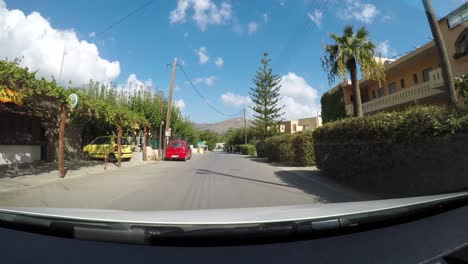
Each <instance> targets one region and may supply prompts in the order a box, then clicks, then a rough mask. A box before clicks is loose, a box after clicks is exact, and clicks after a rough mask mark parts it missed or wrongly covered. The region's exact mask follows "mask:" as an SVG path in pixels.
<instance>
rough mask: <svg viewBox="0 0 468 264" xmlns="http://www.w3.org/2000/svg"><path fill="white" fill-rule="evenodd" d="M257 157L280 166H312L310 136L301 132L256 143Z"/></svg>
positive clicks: (312, 156)
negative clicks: (280, 164)
mask: <svg viewBox="0 0 468 264" xmlns="http://www.w3.org/2000/svg"><path fill="white" fill-rule="evenodd" d="M255 146H256V149H257V155H258V156H259V157H265V158H268V159H269V160H270V161H275V162H280V163H282V164H288V165H297V166H311V165H314V149H313V143H312V134H311V133H310V132H302V133H297V134H292V135H288V134H286V135H280V136H274V137H270V138H267V139H265V140H262V141H259V142H257V143H256V145H255Z"/></svg>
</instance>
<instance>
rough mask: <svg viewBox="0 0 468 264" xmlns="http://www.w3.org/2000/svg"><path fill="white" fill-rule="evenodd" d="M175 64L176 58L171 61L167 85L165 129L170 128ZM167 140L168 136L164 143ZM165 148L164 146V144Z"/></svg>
mask: <svg viewBox="0 0 468 264" xmlns="http://www.w3.org/2000/svg"><path fill="white" fill-rule="evenodd" d="M176 66H177V58H174V63H172V75H171V84H170V87H169V98H168V99H167V115H166V130H168V129H171V110H172V109H171V108H172V91H173V89H174V78H175V72H176ZM168 141H169V137H166V145H167V143H168ZM164 150H166V146H164Z"/></svg>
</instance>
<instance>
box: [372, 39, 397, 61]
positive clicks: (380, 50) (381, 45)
mask: <svg viewBox="0 0 468 264" xmlns="http://www.w3.org/2000/svg"><path fill="white" fill-rule="evenodd" d="M375 54H376V55H377V56H379V54H380V55H381V56H382V57H384V58H390V57H393V56H395V55H396V54H397V52H396V51H395V50H394V49H393V48H391V47H390V42H389V41H388V40H384V41H382V42H377V45H376V48H375Z"/></svg>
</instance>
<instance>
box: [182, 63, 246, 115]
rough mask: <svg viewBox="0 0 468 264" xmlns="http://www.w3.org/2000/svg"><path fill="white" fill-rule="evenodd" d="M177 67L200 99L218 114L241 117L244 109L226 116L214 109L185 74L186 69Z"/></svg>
mask: <svg viewBox="0 0 468 264" xmlns="http://www.w3.org/2000/svg"><path fill="white" fill-rule="evenodd" d="M177 66H179V68H180V70H181V71H182V73H183V74H184V76H185V79H187V81H188V82H189V83H190V85H191V86H192V88H193V89H194V90H195V91H196V92H197V94H198V96H200V98H201V99H202V100H203V101H204V102H205V103H206V104H207V105H208V106H209V107H210V108H211V109H213V110H214V111H215V112H217V113H218V114H221V115H223V116H228V117H233V116H237V115H239V114H240V113H242V111H244V110H243V109H242V110H240V111H239V112H237V113H235V114H232V115H230V114H226V113H223V112H221V111H220V110H218V109H216V107H214V106H213V105H211V104H210V103H209V102H208V100H206V98H205V97H204V96H203V95H202V94H201V93H200V91H199V90H198V89H197V87H195V85H194V84H193V83H192V80H191V79H190V78H189V77H188V75H187V73H186V72H185V70H184V68H183V67H182V66H181V65H180V64H177Z"/></svg>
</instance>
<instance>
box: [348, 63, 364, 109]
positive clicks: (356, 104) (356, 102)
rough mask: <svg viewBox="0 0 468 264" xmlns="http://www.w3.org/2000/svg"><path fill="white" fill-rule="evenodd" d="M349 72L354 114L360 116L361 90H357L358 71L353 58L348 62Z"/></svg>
mask: <svg viewBox="0 0 468 264" xmlns="http://www.w3.org/2000/svg"><path fill="white" fill-rule="evenodd" d="M349 73H350V74H351V85H352V86H353V108H354V109H353V110H354V116H362V103H361V91H360V90H359V79H358V72H357V66H356V61H355V60H354V59H353V60H352V61H351V62H350V63H349Z"/></svg>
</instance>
